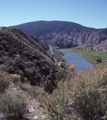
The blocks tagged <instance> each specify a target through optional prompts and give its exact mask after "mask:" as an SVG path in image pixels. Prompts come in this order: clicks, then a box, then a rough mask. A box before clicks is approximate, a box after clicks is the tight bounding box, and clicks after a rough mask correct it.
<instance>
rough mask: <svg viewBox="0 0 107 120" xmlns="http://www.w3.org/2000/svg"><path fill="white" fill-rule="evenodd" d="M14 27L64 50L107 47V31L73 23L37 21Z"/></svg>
mask: <svg viewBox="0 0 107 120" xmlns="http://www.w3.org/2000/svg"><path fill="white" fill-rule="evenodd" d="M12 27H13V28H20V29H23V30H24V31H26V32H27V33H28V34H30V35H34V36H38V37H39V38H40V39H42V40H45V41H47V43H49V41H52V42H53V43H55V44H57V45H59V46H60V47H62V48H64V47H72V46H83V45H84V46H92V45H94V46H102V47H103V46H104V47H105V46H106V45H107V29H94V28H88V27H84V26H82V25H79V24H76V23H72V22H65V21H36V22H30V23H25V24H21V25H17V26H12ZM55 44H54V45H55Z"/></svg>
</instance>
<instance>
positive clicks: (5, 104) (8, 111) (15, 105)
mask: <svg viewBox="0 0 107 120" xmlns="http://www.w3.org/2000/svg"><path fill="white" fill-rule="evenodd" d="M0 112H1V113H3V114H4V115H5V116H6V117H7V118H8V119H9V120H19V119H21V118H23V115H24V113H25V112H26V104H25V103H24V98H22V97H21V96H16V97H14V98H12V97H11V96H10V95H7V94H0Z"/></svg>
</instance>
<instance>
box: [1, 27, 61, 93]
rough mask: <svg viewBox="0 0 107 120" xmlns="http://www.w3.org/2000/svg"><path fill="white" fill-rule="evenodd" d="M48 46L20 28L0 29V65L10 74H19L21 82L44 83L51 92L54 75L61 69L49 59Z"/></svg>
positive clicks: (53, 84)
mask: <svg viewBox="0 0 107 120" xmlns="http://www.w3.org/2000/svg"><path fill="white" fill-rule="evenodd" d="M47 49H48V46H47V45H46V43H45V42H43V41H41V40H39V39H38V38H37V37H33V36H30V35H28V34H27V33H26V32H24V31H23V30H20V29H14V28H2V29H1V30H0V67H1V68H2V69H4V70H5V71H7V72H8V73H11V74H18V75H20V76H21V80H22V81H23V82H26V81H30V83H31V84H32V85H44V87H45V90H46V91H49V92H51V90H52V89H53V88H54V87H55V79H56V75H58V74H59V73H60V72H61V71H62V70H61V68H60V67H58V66H57V65H55V63H54V62H53V61H52V60H51V59H50V57H49V55H48V53H47V52H46V50H47Z"/></svg>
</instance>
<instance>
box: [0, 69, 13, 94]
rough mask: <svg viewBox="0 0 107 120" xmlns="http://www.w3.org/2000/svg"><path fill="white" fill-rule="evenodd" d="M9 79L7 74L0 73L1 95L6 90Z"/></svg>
mask: <svg viewBox="0 0 107 120" xmlns="http://www.w3.org/2000/svg"><path fill="white" fill-rule="evenodd" d="M10 79H11V77H10V75H9V74H8V73H5V72H3V71H0V93H3V92H4V91H5V89H6V88H8V86H9V82H10Z"/></svg>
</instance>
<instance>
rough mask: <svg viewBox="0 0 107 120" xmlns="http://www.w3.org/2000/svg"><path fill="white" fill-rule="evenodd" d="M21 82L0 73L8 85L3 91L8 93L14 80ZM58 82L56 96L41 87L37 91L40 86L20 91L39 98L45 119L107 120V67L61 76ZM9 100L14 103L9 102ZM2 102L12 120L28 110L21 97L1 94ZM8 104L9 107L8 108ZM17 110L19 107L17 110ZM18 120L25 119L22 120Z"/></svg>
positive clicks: (5, 84) (15, 77)
mask: <svg viewBox="0 0 107 120" xmlns="http://www.w3.org/2000/svg"><path fill="white" fill-rule="evenodd" d="M17 79H18V81H19V77H17V75H12V76H10V75H9V74H8V73H4V72H2V71H0V82H1V84H2V86H4V88H2V87H1V88H2V89H1V88H0V91H4V89H6V88H7V87H8V85H9V84H7V82H9V81H13V82H15V83H16V81H17ZM58 80H59V82H58V84H57V88H56V89H54V91H53V93H52V94H48V93H47V92H45V91H44V89H43V88H40V87H37V89H36V86H31V85H30V84H28V83H25V84H23V83H20V88H23V90H25V91H27V92H28V93H30V94H32V95H33V97H34V96H36V99H38V100H39V101H41V104H42V106H43V108H44V114H45V116H46V119H44V120H106V119H107V68H106V67H105V68H103V67H102V68H101V67H96V69H89V68H87V69H85V71H84V72H83V71H81V72H79V73H78V74H72V77H71V78H69V79H68V78H65V77H60V79H58ZM15 83H14V84H15ZM2 96H3V97H2ZM8 98H9V99H10V100H11V101H12V102H8ZM17 101H18V102H17ZM21 101H22V100H21ZM0 102H1V103H0V113H1V112H2V113H4V114H6V115H7V116H9V118H10V117H12V118H14V119H9V120H17V119H16V118H19V117H20V116H21V117H23V115H24V112H25V107H24V106H23V104H24V103H23V101H22V103H21V102H20V99H19V98H13V99H12V98H10V97H9V96H8V95H3V94H2V93H0ZM6 103H7V105H8V107H6ZM10 103H11V106H10ZM1 104H2V107H1ZM19 105H20V108H19ZM10 107H11V109H10ZM34 107H35V106H34ZM7 108H9V109H7ZM13 108H15V109H14V111H13ZM18 108H19V109H18ZM17 109H18V110H17ZM20 111H21V113H20ZM23 111H24V112H23ZM13 112H14V113H13ZM15 112H16V113H17V114H15ZM10 115H11V116H10ZM18 120H21V119H20V118H19V119H18Z"/></svg>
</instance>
